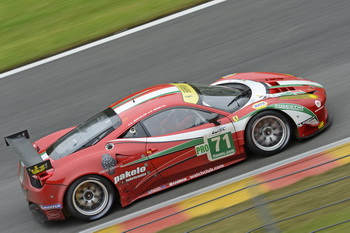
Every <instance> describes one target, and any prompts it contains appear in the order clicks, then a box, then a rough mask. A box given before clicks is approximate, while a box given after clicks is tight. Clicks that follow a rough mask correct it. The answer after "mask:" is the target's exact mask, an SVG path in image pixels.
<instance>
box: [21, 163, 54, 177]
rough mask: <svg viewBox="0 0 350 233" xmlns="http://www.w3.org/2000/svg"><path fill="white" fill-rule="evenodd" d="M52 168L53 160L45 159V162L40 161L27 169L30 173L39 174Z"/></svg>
mask: <svg viewBox="0 0 350 233" xmlns="http://www.w3.org/2000/svg"><path fill="white" fill-rule="evenodd" d="M51 168H52V165H51V161H50V160H45V161H43V162H40V163H38V164H36V165H34V166H31V167H28V168H27V171H28V173H29V175H31V176H33V175H36V174H39V173H41V172H44V171H46V170H49V169H51Z"/></svg>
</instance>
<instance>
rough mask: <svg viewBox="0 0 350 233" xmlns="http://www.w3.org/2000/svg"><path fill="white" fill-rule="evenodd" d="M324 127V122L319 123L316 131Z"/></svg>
mask: <svg viewBox="0 0 350 233" xmlns="http://www.w3.org/2000/svg"><path fill="white" fill-rule="evenodd" d="M323 127H324V121H321V122H320V124H319V125H318V129H321V128H323Z"/></svg>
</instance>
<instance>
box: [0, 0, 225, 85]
mask: <svg viewBox="0 0 350 233" xmlns="http://www.w3.org/2000/svg"><path fill="white" fill-rule="evenodd" d="M225 1H227V0H213V1H210V2H207V3H204V4H202V5H199V6H196V7H193V8H190V9H187V10H184V11H181V12H179V13H176V14H173V15H169V16H167V17H164V18H161V19H158V20H155V21H152V22H149V23H147V24H144V25H141V26H139V27H135V28H132V29H130V30H127V31H124V32H121V33H118V34H116V35H113V36H110V37H106V38H104V39H101V40H98V41H95V42H92V43H90V44H86V45H83V46H81V47H78V48H75V49H72V50H69V51H66V52H63V53H60V54H57V55H55V56H52V57H49V58H46V59H43V60H40V61H37V62H34V63H31V64H28V65H25V66H22V67H19V68H17V69H14V70H10V71H7V72H5V73H2V74H0V79H2V78H5V77H8V76H10V75H13V74H17V73H20V72H22V71H25V70H28V69H31V68H34V67H37V66H40V65H43V64H46V63H49V62H51V61H55V60H58V59H60V58H63V57H66V56H69V55H72V54H75V53H78V52H81V51H83V50H86V49H89V48H92V47H95V46H98V45H101V44H104V43H107V42H109V41H112V40H116V39H119V38H121V37H124V36H127V35H130V34H133V33H135V32H139V31H142V30H145V29H147V28H150V27H153V26H156V25H158V24H162V23H165V22H168V21H170V20H173V19H176V18H179V17H182V16H185V15H188V14H191V13H193V12H196V11H199V10H202V9H205V8H208V7H211V6H214V5H216V4H219V3H222V2H225Z"/></svg>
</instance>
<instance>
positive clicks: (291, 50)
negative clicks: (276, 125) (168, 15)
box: [0, 0, 350, 232]
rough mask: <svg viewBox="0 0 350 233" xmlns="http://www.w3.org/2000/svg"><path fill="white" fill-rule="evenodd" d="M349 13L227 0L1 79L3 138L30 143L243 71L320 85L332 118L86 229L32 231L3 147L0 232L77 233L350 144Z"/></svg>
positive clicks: (319, 3)
mask: <svg viewBox="0 0 350 233" xmlns="http://www.w3.org/2000/svg"><path fill="white" fill-rule="evenodd" d="M349 12H350V1H347V0H343V1H340V0H332V1H327V0H315V1H307V0H304V1H301V0H290V1H279V0H263V1H255V0H244V1H243V0H242V1H233V0H231V1H230V0H229V1H227V2H223V3H221V4H218V5H216V6H213V7H210V8H207V9H204V10H201V11H198V12H195V13H192V14H190V15H187V16H184V17H181V18H178V19H175V20H172V21H169V22H167V23H164V24H161V25H158V26H155V27H152V28H150V29H147V30H144V31H140V32H137V33H135V34H132V35H129V36H127V37H123V38H120V39H118V40H115V41H111V42H108V43H106V44H103V45H100V46H97V47H94V48H91V49H88V50H86V51H82V52H79V53H76V54H73V55H71V56H68V57H65V58H62V59H59V60H57V61H53V62H50V63H48V64H44V65H41V66H38V67H36V68H32V69H29V70H27V71H24V72H21V73H18V74H15V75H12V76H9V77H7V78H3V79H0V109H1V111H0V119H1V121H0V135H1V136H6V135H8V134H12V133H14V132H17V131H19V130H22V129H28V130H29V132H30V134H31V136H32V139H33V140H36V139H38V138H40V137H42V136H44V135H46V134H48V133H51V132H53V131H56V130H58V129H61V128H65V127H69V126H73V125H76V124H78V123H79V122H81V121H82V120H84V119H87V118H88V117H90V116H91V115H92V114H94V113H96V112H98V111H100V110H102V109H104V108H105V107H106V106H108V105H109V104H111V103H113V102H115V101H116V100H117V99H119V98H121V97H123V96H125V95H127V94H128V93H129V92H134V91H137V90H139V89H142V88H144V87H147V86H151V85H153V84H158V83H167V82H172V81H177V80H186V81H188V82H196V83H211V82H212V81H214V80H215V79H217V78H219V77H221V76H223V75H226V74H229V73H235V72H247V71H271V72H282V73H291V74H295V75H298V76H301V77H305V78H310V79H312V80H314V81H317V82H319V83H321V84H323V85H324V86H325V87H326V88H327V90H328V106H329V109H330V110H331V112H332V114H333V116H334V123H333V125H332V126H331V128H329V129H328V130H327V131H326V132H324V133H322V134H320V135H318V136H317V137H315V138H312V139H309V140H306V141H303V142H293V143H292V145H291V146H290V147H289V148H288V149H287V150H286V151H285V152H283V153H280V154H278V155H276V156H273V157H269V158H257V157H251V158H250V159H249V160H247V161H245V162H243V163H240V164H237V165H234V166H231V167H229V168H226V169H224V170H221V171H218V172H216V173H214V174H211V175H209V176H205V177H203V178H200V179H197V180H195V181H193V182H189V183H186V184H184V185H181V186H179V187H176V188H173V189H171V190H168V191H164V192H161V193H159V194H157V195H154V196H151V197H149V198H145V199H143V200H139V201H137V202H136V203H134V204H132V205H131V206H129V207H127V208H124V209H121V208H118V207H116V208H114V209H113V211H112V213H111V214H109V215H108V216H106V217H105V218H103V219H101V220H98V221H95V222H92V223H85V222H80V221H76V220H71V221H66V222H57V223H50V224H46V225H42V224H40V223H39V222H37V221H36V220H35V219H34V217H33V216H32V215H31V213H30V211H29V210H28V209H27V206H26V203H25V201H24V199H23V196H22V193H21V190H20V186H19V184H18V181H17V177H16V166H17V158H16V156H15V155H14V153H13V152H12V150H11V149H9V148H6V147H5V143H4V142H0V164H1V170H0V177H1V179H0V228H1V229H0V231H1V232H77V231H80V230H84V229H87V228H90V227H92V226H95V225H97V224H101V223H103V222H106V221H109V220H111V219H115V218H118V217H121V216H124V215H127V214H130V213H133V212H135V211H138V210H141V209H143V208H146V207H149V206H152V205H155V204H158V203H161V202H164V201H166V200H169V199H171V198H174V197H177V196H179V195H182V194H184V193H188V192H192V191H194V190H197V189H200V188H203V187H206V186H209V185H211V184H215V183H218V182H220V181H223V180H225V179H228V178H231V177H234V176H237V175H240V174H243V173H245V172H248V171H251V170H254V169H257V168H259V167H263V166H266V165H268V164H271V163H274V162H276V161H279V160H282V159H285V158H288V157H290V156H293V155H297V154H300V153H303V152H305V151H307V150H310V149H314V148H318V147H320V146H323V145H326V144H328V143H331V142H335V141H337V140H340V139H343V138H346V137H349V136H350V120H349V109H350V101H349V99H350V92H349V90H350V83H349V81H350V79H349V77H348V73H349V71H350V60H349V57H350V43H349V41H350V15H349ZM77 169H78V168H77Z"/></svg>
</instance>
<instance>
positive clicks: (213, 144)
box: [208, 132, 236, 161]
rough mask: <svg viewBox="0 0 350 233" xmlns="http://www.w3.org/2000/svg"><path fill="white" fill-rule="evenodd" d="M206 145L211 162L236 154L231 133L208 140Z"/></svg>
mask: <svg viewBox="0 0 350 233" xmlns="http://www.w3.org/2000/svg"><path fill="white" fill-rule="evenodd" d="M208 145H209V151H210V153H208V158H209V160H211V161H212V160H216V159H220V158H223V157H226V156H230V155H233V154H234V153H235V152H236V149H235V148H234V144H233V139H232V135H231V132H227V133H224V134H220V135H218V136H215V137H212V138H208Z"/></svg>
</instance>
